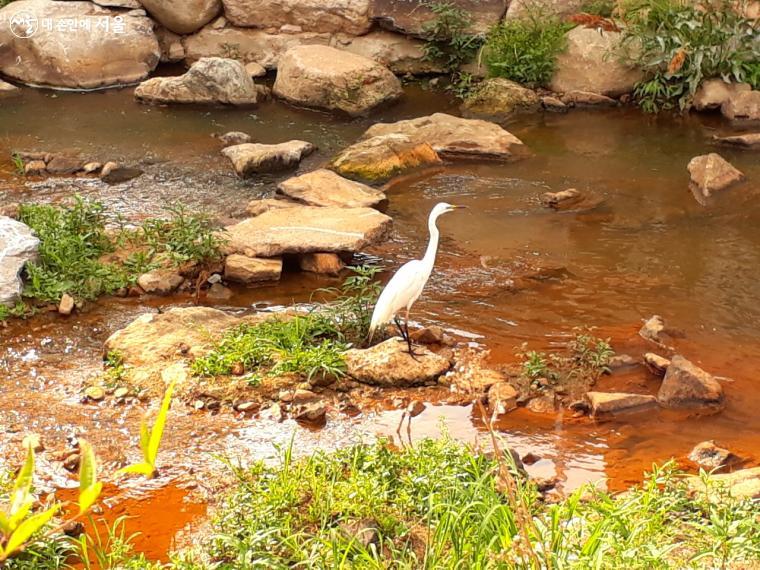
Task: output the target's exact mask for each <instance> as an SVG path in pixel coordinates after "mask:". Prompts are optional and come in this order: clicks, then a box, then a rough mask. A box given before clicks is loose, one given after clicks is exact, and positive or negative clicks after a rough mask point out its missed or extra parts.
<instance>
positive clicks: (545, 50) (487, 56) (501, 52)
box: [483, 10, 571, 87]
mask: <svg viewBox="0 0 760 570" xmlns="http://www.w3.org/2000/svg"><path fill="white" fill-rule="evenodd" d="M570 28H571V26H570V25H568V24H566V23H564V22H562V21H561V20H560V19H559V18H557V17H555V16H551V15H546V14H542V13H539V12H536V11H533V10H531V11H529V12H528V13H527V14H526V15H525V16H524V17H521V18H514V19H508V20H506V21H504V22H503V23H501V24H499V25H497V26H495V27H494V28H493V29H492V30H491V32H490V33H489V34H488V39H487V40H486V45H485V47H484V49H483V55H484V60H485V63H486V66H487V67H488V72H489V74H490V75H491V76H494V77H505V78H507V79H511V80H512V81H516V82H518V83H522V84H524V85H529V86H532V87H540V86H543V85H546V84H547V83H549V81H550V80H551V78H552V75H553V74H554V69H555V67H556V61H557V56H558V55H559V53H560V52H561V51H562V50H563V49H564V48H565V45H566V38H565V34H566V33H567V31H568V30H569V29H570Z"/></svg>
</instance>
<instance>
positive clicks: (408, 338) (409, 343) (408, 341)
mask: <svg viewBox="0 0 760 570" xmlns="http://www.w3.org/2000/svg"><path fill="white" fill-rule="evenodd" d="M404 332H405V338H406V345H407V346H408V347H409V356H411V357H412V358H414V359H415V360H417V361H418V362H419V358H417V357H418V356H422V355H421V354H417V353H416V352H414V348H413V347H412V337H411V336H410V335H409V309H407V311H406V320H405V321H404Z"/></svg>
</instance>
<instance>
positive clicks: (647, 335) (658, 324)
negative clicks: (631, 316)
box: [639, 315, 665, 344]
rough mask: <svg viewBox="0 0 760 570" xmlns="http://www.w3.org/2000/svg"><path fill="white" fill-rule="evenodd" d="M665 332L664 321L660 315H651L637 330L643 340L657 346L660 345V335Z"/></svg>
mask: <svg viewBox="0 0 760 570" xmlns="http://www.w3.org/2000/svg"><path fill="white" fill-rule="evenodd" d="M664 330H665V319H663V318H662V317H661V316H660V315H653V316H651V317H650V318H649V319H647V321H646V322H645V323H644V325H643V326H642V327H641V329H639V336H640V337H641V338H643V339H644V340H651V341H652V342H656V343H657V344H661V343H662V338H661V337H660V334H662V332H663V331H664Z"/></svg>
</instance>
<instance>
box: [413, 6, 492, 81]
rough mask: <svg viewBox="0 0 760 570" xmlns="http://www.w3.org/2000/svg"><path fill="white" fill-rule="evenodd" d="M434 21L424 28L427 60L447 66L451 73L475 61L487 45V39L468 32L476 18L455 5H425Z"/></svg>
mask: <svg viewBox="0 0 760 570" xmlns="http://www.w3.org/2000/svg"><path fill="white" fill-rule="evenodd" d="M423 4H424V5H425V6H426V7H427V8H428V9H430V11H431V12H433V15H434V18H433V19H432V20H430V21H428V22H426V23H425V24H424V26H423V32H422V33H423V36H424V40H425V45H424V46H423V49H424V51H425V58H426V59H428V60H430V61H434V62H438V63H440V64H442V65H443V67H444V69H445V70H446V71H447V72H454V71H456V70H457V69H458V68H459V66H460V65H462V64H464V63H468V62H469V61H471V60H472V59H473V58H474V57H475V54H477V52H478V50H479V49H480V47H481V46H482V45H483V40H484V39H483V36H481V35H479V34H472V33H469V32H468V28H469V27H470V25H471V24H472V16H471V15H470V14H469V13H468V12H467V11H466V10H464V9H462V8H460V7H459V6H457V5H456V4H455V3H453V2H449V1H445V0H443V1H433V2H430V1H428V2H423Z"/></svg>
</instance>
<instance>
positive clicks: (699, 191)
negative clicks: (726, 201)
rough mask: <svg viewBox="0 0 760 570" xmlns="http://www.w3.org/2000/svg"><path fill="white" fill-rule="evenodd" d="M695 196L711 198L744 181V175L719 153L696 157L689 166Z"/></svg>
mask: <svg viewBox="0 0 760 570" xmlns="http://www.w3.org/2000/svg"><path fill="white" fill-rule="evenodd" d="M687 169H688V171H689V176H690V177H691V181H690V186H691V189H692V191H693V192H694V195H695V196H697V197H699V196H702V197H704V198H709V197H710V196H712V195H713V193H715V192H720V191H722V190H726V189H727V188H730V187H731V186H733V185H735V184H738V183H739V182H742V181H743V180H744V174H743V173H742V172H741V171H740V170H738V169H736V168H734V167H733V166H732V165H731V163H730V162H728V161H727V160H726V159H724V158H723V157H722V156H720V155H719V154H717V153H714V152H711V153H710V154H703V155H700V156H695V157H694V158H692V159H691V160H690V161H689V164H688V166H687Z"/></svg>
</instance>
